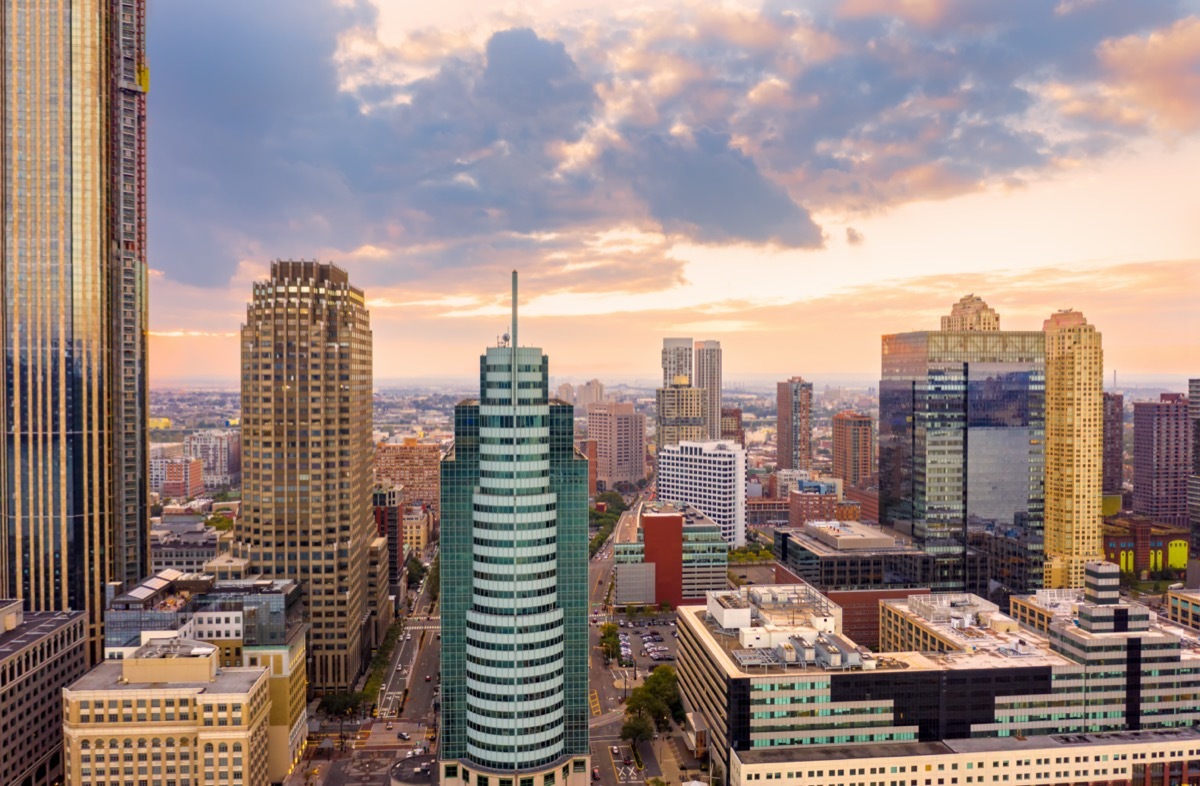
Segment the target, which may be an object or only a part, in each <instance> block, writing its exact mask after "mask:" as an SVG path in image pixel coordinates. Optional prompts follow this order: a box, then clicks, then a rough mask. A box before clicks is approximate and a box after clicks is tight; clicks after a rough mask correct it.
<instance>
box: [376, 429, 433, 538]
mask: <svg viewBox="0 0 1200 786" xmlns="http://www.w3.org/2000/svg"><path fill="white" fill-rule="evenodd" d="M441 462H442V448H441V446H440V445H435V444H433V443H428V442H417V440H415V439H413V438H411V437H409V438H405V440H404V441H403V442H402V443H399V444H397V443H392V442H381V443H379V444H378V445H376V446H375V479H376V480H377V481H378V480H386V481H389V482H391V483H393V484H395V485H397V486H403V487H404V496H405V498H406V499H407V500H408V502H409V503H410V504H412V503H417V502H421V503H424V504H425V505H427V506H428V507H429V509H430V510H431V511H433V515H434V518H437V516H438V511H439V510H440V507H439V506H440V505H441V501H440V498H441V477H440V473H441Z"/></svg>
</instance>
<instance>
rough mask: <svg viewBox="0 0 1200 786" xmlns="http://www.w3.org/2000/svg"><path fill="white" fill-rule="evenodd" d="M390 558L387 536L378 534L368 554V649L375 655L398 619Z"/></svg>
mask: <svg viewBox="0 0 1200 786" xmlns="http://www.w3.org/2000/svg"><path fill="white" fill-rule="evenodd" d="M390 567H391V558H390V556H389V554H388V540H387V537H385V536H383V535H379V536H377V537H376V538H374V539H373V540H372V541H371V545H370V547H369V549H368V551H367V616H368V617H369V618H370V623H369V624H368V625H367V632H368V637H367V642H366V647H367V649H369V650H371V651H372V652H374V651H375V650H376V649H378V648H379V646H380V645H381V644H383V640H384V638H385V637H386V636H387V631H388V628H390V627H391V626H392V622H394V621H395V618H396V604H395V603H394V602H392V601H391V600H390V598H391V597H392V591H391V583H390V578H391V571H390Z"/></svg>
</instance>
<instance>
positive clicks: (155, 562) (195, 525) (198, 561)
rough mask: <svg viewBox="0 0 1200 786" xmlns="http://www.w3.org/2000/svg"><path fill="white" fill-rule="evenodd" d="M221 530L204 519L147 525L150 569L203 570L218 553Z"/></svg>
mask: <svg viewBox="0 0 1200 786" xmlns="http://www.w3.org/2000/svg"><path fill="white" fill-rule="evenodd" d="M220 535H221V533H219V532H217V530H215V529H213V528H211V527H206V526H205V525H204V522H203V521H195V522H190V521H189V522H181V523H178V524H173V523H170V522H159V523H158V525H157V526H153V527H152V528H151V529H150V570H151V572H152V573H158V572H159V571H163V570H177V571H179V572H181V573H202V572H203V571H204V566H205V565H206V564H207V563H208V562H209V561H210V560H212V559H213V558H214V557H216V556H217V553H218V545H219V543H220Z"/></svg>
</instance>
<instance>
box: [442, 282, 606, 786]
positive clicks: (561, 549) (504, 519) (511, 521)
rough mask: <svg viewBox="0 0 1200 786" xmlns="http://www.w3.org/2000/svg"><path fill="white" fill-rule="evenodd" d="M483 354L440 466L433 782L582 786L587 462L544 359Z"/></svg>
mask: <svg viewBox="0 0 1200 786" xmlns="http://www.w3.org/2000/svg"><path fill="white" fill-rule="evenodd" d="M516 305H517V277H516V273H515V272H514V273H513V317H512V326H511V328H512V332H511V335H512V343H511V344H509V343H508V342H507V341H505V342H502V343H501V344H500V345H499V346H495V347H489V348H488V349H487V351H486V353H485V354H484V355H483V357H482V358H480V364H479V368H480V379H479V398H478V400H468V401H464V402H462V403H460V404H458V406H456V407H455V411H454V447H453V448H452V450H451V451H450V453H449V454H448V455H447V456H446V459H445V460H444V461H443V462H442V530H441V544H442V550H441V560H442V561H441V595H440V597H441V604H442V605H441V608H442V617H441V628H442V719H441V729H440V733H441V747H440V749H439V751H438V756H439V760H440V761H439V766H440V768H441V779H440V780H441V782H442V783H443V784H448V785H450V786H466V784H468V783H469V784H479V782H480V781H481V780H490V779H492V778H498V779H499V780H500V781H503V782H508V783H510V784H520V783H526V782H528V783H534V784H537V785H538V786H542V785H543V784H551V783H553V784H564V785H565V786H584V785H585V784H587V783H588V782H589V777H590V774H589V770H590V767H589V756H590V750H589V744H588V718H589V711H588V699H587V691H588V643H587V636H588V631H587V603H588V598H587V591H588V553H587V545H588V537H587V527H588V515H587V462H586V461H585V460H584V459H583V457H582V456H580V455H579V454H578V453H577V452H576V451H575V448H574V442H573V439H574V408H573V407H571V406H569V405H567V404H563V403H561V402H558V401H551V400H550V398H549V395H548V394H549V391H548V390H547V379H548V378H549V359H548V358H547V356H546V355H544V354H542V350H541V349H539V348H536V347H522V346H521V345H520V343H519V341H518V331H517V307H516Z"/></svg>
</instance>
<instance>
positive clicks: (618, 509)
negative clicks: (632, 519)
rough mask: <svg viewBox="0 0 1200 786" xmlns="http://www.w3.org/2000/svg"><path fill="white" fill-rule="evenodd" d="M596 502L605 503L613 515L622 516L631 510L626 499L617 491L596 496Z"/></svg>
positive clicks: (603, 492) (604, 492)
mask: <svg viewBox="0 0 1200 786" xmlns="http://www.w3.org/2000/svg"><path fill="white" fill-rule="evenodd" d="M596 501H597V502H603V503H604V504H605V505H607V506H608V509H609V510H610V511H612V512H613V513H617V514H621V513H624V512H625V511H626V510H629V506H628V505H626V504H625V498H624V497H622V496H621V495H620V494H618V493H617V492H615V491H602V492H600V493H599V494H597V495H596Z"/></svg>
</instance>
